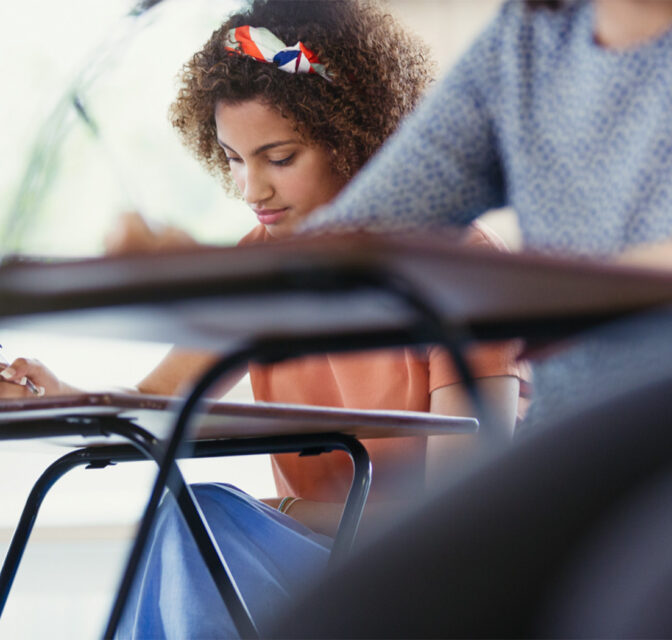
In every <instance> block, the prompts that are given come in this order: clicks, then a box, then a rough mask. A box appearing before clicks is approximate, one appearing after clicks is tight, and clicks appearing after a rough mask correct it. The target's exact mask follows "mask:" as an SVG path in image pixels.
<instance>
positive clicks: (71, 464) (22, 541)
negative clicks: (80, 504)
mask: <svg viewBox="0 0 672 640" xmlns="http://www.w3.org/2000/svg"><path fill="white" fill-rule="evenodd" d="M85 463H86V461H82V460H81V458H79V457H78V456H77V451H73V452H72V453H69V454H67V455H65V456H63V457H62V458H60V459H58V460H56V462H54V463H53V464H51V465H50V466H49V467H47V469H45V471H44V473H43V474H42V475H41V476H40V477H39V479H38V480H37V482H36V483H35V485H34V486H33V488H32V490H31V492H30V494H29V496H28V500H27V501H26V505H25V506H24V508H23V512H22V513H21V519H20V520H19V524H18V525H17V528H16V531H15V532H14V535H13V536H12V542H11V543H10V545H9V549H8V550H7V556H6V557H5V561H4V563H3V565H2V572H0V616H1V615H2V612H3V610H4V608H5V604H6V603H7V598H8V597H9V591H10V589H11V588H12V584H13V582H14V578H15V577H16V572H17V570H18V568H19V563H20V562H21V558H22V557H23V553H24V551H25V549H26V545H27V544H28V538H29V537H30V534H31V532H32V530H33V526H34V525H35V520H36V518H37V512H38V511H39V509H40V506H41V505H42V501H43V500H44V497H45V496H46V495H47V493H48V491H49V489H51V487H53V486H54V484H55V483H56V482H57V481H58V480H59V478H61V477H62V476H64V475H65V474H66V473H67V472H68V471H70V470H71V469H74V468H75V467H78V466H80V465H82V464H85Z"/></svg>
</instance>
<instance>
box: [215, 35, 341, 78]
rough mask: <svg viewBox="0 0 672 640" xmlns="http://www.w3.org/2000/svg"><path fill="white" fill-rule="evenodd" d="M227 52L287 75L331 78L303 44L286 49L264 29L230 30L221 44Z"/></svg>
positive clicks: (283, 44) (298, 43) (282, 43)
mask: <svg viewBox="0 0 672 640" xmlns="http://www.w3.org/2000/svg"><path fill="white" fill-rule="evenodd" d="M224 47H225V48H226V50H227V51H231V52H233V53H238V54H240V55H245V56H250V57H252V58H254V59H255V60H259V61H261V62H271V63H273V64H276V65H277V66H278V68H279V69H282V70H283V71H287V72H289V73H317V74H318V75H320V76H322V77H323V78H324V79H325V80H329V81H331V76H330V75H329V73H328V72H327V70H326V69H325V68H324V65H323V64H320V61H319V60H318V58H317V56H316V55H315V54H314V53H313V52H312V51H311V50H310V49H308V48H307V47H306V46H305V45H304V44H303V42H300V41H299V42H297V43H296V44H295V45H294V46H293V47H288V46H287V45H286V44H285V43H284V42H283V41H282V40H280V38H277V37H276V36H274V35H273V34H272V33H271V32H270V31H269V30H268V29H266V28H264V27H250V26H249V25H245V26H244V27H236V28H235V29H230V30H229V32H228V33H227V34H226V38H225V40H224Z"/></svg>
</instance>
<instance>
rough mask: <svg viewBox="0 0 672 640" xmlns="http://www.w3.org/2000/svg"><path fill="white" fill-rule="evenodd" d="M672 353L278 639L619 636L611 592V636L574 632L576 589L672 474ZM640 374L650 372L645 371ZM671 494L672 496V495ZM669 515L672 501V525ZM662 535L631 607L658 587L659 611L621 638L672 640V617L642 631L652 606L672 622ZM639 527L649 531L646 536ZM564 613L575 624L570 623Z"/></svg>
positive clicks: (631, 616) (335, 582)
mask: <svg viewBox="0 0 672 640" xmlns="http://www.w3.org/2000/svg"><path fill="white" fill-rule="evenodd" d="M662 335H665V336H667V335H669V333H665V334H662ZM658 337H660V334H658ZM664 342H667V343H669V342H670V341H669V340H666V341H660V340H659V343H660V350H659V358H658V360H659V365H658V370H657V371H655V374H656V375H650V376H648V377H647V378H646V379H645V380H643V379H642V377H641V376H639V375H637V376H635V375H631V376H630V379H629V380H627V377H628V376H627V375H626V376H625V378H623V379H622V382H623V384H625V383H626V382H627V384H626V385H625V386H621V387H619V388H616V389H611V390H610V391H611V393H609V394H605V395H602V396H601V397H600V398H599V399H598V398H595V399H594V401H593V402H592V404H591V403H588V404H587V405H585V406H584V407H583V408H582V409H581V410H579V411H575V412H574V414H572V413H571V412H570V411H568V412H566V413H565V415H563V416H562V418H561V419H559V420H557V421H549V424H548V425H547V426H546V427H544V428H540V429H538V430H535V431H533V432H528V434H527V435H526V436H525V437H522V438H521V439H520V440H519V441H517V442H516V443H515V444H514V445H513V446H512V447H511V448H509V449H507V450H502V451H499V452H495V453H491V454H490V455H488V456H487V458H484V459H482V460H480V462H479V464H478V465H475V466H474V467H473V468H472V469H471V470H469V471H468V472H466V473H464V474H462V475H461V476H460V477H454V478H452V479H450V480H449V482H448V484H447V485H446V487H445V488H444V489H443V491H442V492H441V493H439V494H438V495H437V496H435V497H434V498H433V499H431V500H430V501H428V502H426V503H425V504H423V505H422V506H421V507H419V508H418V509H417V510H416V512H414V513H412V514H410V515H409V516H408V517H407V518H406V520H405V521H404V522H402V523H400V524H398V525H397V526H396V527H394V528H392V529H390V530H389V531H387V532H386V533H384V534H382V535H380V536H379V538H378V539H377V540H375V541H374V543H372V544H369V545H368V546H367V547H366V548H364V549H361V550H360V552H359V553H358V554H356V556H354V557H353V558H352V561H351V562H349V563H348V564H347V565H345V566H344V567H342V568H341V569H340V571H339V572H337V573H336V574H335V575H334V576H333V578H332V579H331V580H329V581H325V583H324V584H322V585H321V587H320V588H319V590H315V591H313V592H312V593H311V594H310V595H307V596H306V597H305V598H304V599H303V600H302V602H301V603H300V604H299V605H298V606H297V607H296V608H295V609H294V610H293V611H291V612H289V614H288V616H287V618H286V619H285V620H283V621H282V622H281V623H280V624H279V625H278V627H277V629H276V630H275V634H276V636H277V637H283V638H290V637H291V638H308V637H310V638H383V637H385V638H417V637H422V638H436V637H442V638H447V637H530V636H534V637H543V636H545V635H551V636H558V635H559V636H564V637H567V636H573V635H575V636H578V635H588V636H594V635H600V634H599V633H597V631H600V630H605V631H609V632H610V633H607V634H606V635H611V632H612V631H613V632H614V633H617V632H618V629H615V630H614V629H612V628H611V627H609V626H608V625H607V624H606V621H607V619H608V616H610V615H611V614H612V611H611V610H610V609H609V606H608V604H609V603H611V604H612V605H613V604H615V603H616V602H617V601H616V599H614V598H611V599H609V598H608V597H607V595H608V594H606V592H605V593H603V594H602V595H603V597H602V606H603V608H602V609H600V610H599V611H595V612H594V616H595V617H596V618H597V621H595V620H593V622H594V623H597V622H600V623H602V626H599V625H597V624H596V626H591V627H588V632H587V634H586V633H584V632H585V628H583V627H582V626H581V624H579V625H578V626H576V625H574V624H573V623H574V622H576V621H577V620H579V621H581V620H583V619H586V618H581V617H580V616H578V615H577V613H576V609H570V608H563V607H565V605H566V604H567V603H566V602H565V598H566V592H565V591H564V590H565V589H567V588H568V587H567V583H566V582H565V581H566V580H568V579H570V578H571V577H572V576H573V577H576V575H575V572H576V567H577V563H578V565H579V566H580V565H581V564H582V563H586V562H588V560H589V558H587V556H586V549H587V548H588V547H587V545H588V543H589V542H590V541H592V540H594V539H595V536H597V535H599V534H600V533H602V532H604V528H605V525H606V524H607V523H608V522H611V521H612V518H614V517H615V515H616V514H617V513H619V512H620V511H621V509H622V508H623V506H624V505H625V504H626V501H628V500H630V499H631V498H632V497H633V496H635V495H636V494H637V493H638V492H639V491H643V490H645V489H646V488H647V487H649V486H650V485H651V483H653V482H655V481H658V480H659V479H660V478H661V476H662V475H664V474H669V472H670V469H671V468H672V464H671V462H672V425H671V424H670V423H671V416H672V392H671V390H672V365H671V364H670V363H671V362H672V360H671V359H670V358H667V357H666V352H667V351H669V350H670V348H669V347H667V346H665V344H664ZM635 354H636V351H635ZM631 371H633V372H634V371H637V372H638V374H639V373H641V369H638V368H636V367H633V368H632V369H631ZM596 373H597V372H596ZM595 380H599V378H597V377H596V378H595ZM662 495H663V494H661V496H662ZM665 495H666V496H667V497H668V498H669V497H670V493H669V491H668V492H667V493H666V494H665ZM669 504H670V501H669V500H668V501H667V511H668V514H669ZM659 520H660V519H659ZM647 522H651V520H650V519H649V520H643V521H642V523H644V524H643V526H646V523H647ZM642 523H640V526H642ZM656 526H657V529H656V532H657V533H658V534H666V535H667V537H666V538H663V540H664V541H665V543H664V544H661V538H660V535H659V536H658V537H657V538H656V537H655V535H654V541H655V543H656V544H655V545H653V546H652V544H653V543H652V542H651V540H650V539H648V537H647V536H646V535H645V533H644V532H642V535H641V536H634V537H633V538H632V545H634V546H635V547H636V548H635V549H633V550H632V554H635V555H634V556H631V558H632V557H637V558H638V559H640V560H641V562H642V563H643V565H642V572H641V573H640V576H639V578H638V579H637V580H635V581H634V582H633V584H631V585H628V583H627V580H622V581H621V585H622V587H623V588H624V589H626V592H625V594H626V596H628V595H632V596H633V597H634V596H637V597H639V596H641V594H642V589H641V588H640V587H641V586H642V585H645V587H646V589H649V587H656V589H654V590H653V591H646V590H645V592H646V593H653V594H654V596H655V597H656V598H658V600H652V601H647V599H646V598H644V599H643V600H642V599H641V598H639V602H641V604H642V608H641V609H639V610H638V609H636V608H635V610H630V611H629V612H628V616H627V617H626V619H625V620H623V626H622V627H621V629H624V630H626V631H632V632H634V633H635V635H638V634H639V633H640V632H641V633H642V635H647V633H646V632H647V631H651V630H653V634H652V635H655V636H669V635H670V634H672V624H670V622H671V621H670V619H669V615H668V614H667V613H660V612H659V613H660V615H659V616H658V618H657V619H654V618H653V617H650V618H647V619H648V620H650V621H651V625H650V626H646V625H644V626H639V627H638V626H636V625H635V626H629V624H630V623H632V622H633V621H636V620H638V619H640V620H641V619H642V616H649V615H650V614H651V607H650V604H651V602H659V601H660V598H661V597H662V599H663V601H666V602H667V604H666V608H665V610H666V611H669V593H670V591H669V590H667V591H666V590H665V589H664V586H665V585H669V584H670V571H669V570H668V567H669V566H670V564H671V560H672V550H670V546H669V540H670V539H672V538H670V536H669V531H670V530H671V529H672V527H670V526H669V518H668V519H667V521H664V522H662V523H660V522H657V523H656ZM633 529H634V531H635V532H636V529H637V527H634V528H633ZM654 533H655V532H654ZM644 545H647V546H644ZM626 546H627V543H626ZM618 551H619V549H617V550H616V555H618ZM654 551H655V552H657V553H654ZM655 564H658V565H660V566H663V565H664V567H665V570H664V571H662V572H661V574H660V575H659V580H658V581H654V583H653V584H651V583H650V582H646V580H645V579H644V577H645V576H647V575H649V574H648V573H647V570H646V568H643V567H644V565H647V566H648V567H649V568H650V567H651V566H652V565H655ZM643 576H644V577H643ZM584 577H585V576H584ZM621 577H622V576H621ZM584 586H585V590H584V593H587V594H590V593H591V590H590V587H591V586H594V587H595V588H597V586H596V585H584ZM630 590H632V591H630ZM621 596H622V594H621ZM588 597H590V596H589V595H586V598H588ZM652 597H653V596H652ZM584 604H586V605H589V602H588V601H587V602H586V603H584ZM654 608H655V607H654ZM563 614H567V616H568V620H567V621H566V624H565V621H564V620H563ZM570 614H571V620H570V619H569V617H570ZM648 635H651V634H648Z"/></svg>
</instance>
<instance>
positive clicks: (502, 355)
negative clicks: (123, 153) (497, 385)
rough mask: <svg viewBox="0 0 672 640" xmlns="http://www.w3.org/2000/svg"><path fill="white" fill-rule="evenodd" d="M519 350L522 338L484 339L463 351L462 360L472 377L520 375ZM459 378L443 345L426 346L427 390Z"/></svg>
mask: <svg viewBox="0 0 672 640" xmlns="http://www.w3.org/2000/svg"><path fill="white" fill-rule="evenodd" d="M521 352H522V342H521V341H519V340H509V341H506V342H487V343H482V344H478V345H475V346H473V347H471V348H469V349H468V350H467V352H466V354H465V355H466V360H467V365H468V366H469V369H470V371H471V373H472V375H473V376H474V378H490V377H494V376H514V377H516V378H523V368H522V367H521V366H520V365H519V363H518V357H519V356H520V354H521ZM460 382H462V378H461V377H460V375H459V373H458V372H457V370H456V368H455V365H454V364H453V360H452V357H451V356H450V354H449V353H448V352H446V350H445V349H443V348H441V347H438V346H432V347H430V348H429V392H430V393H432V392H433V391H435V390H436V389H439V388H441V387H447V386H449V385H451V384H457V383H460Z"/></svg>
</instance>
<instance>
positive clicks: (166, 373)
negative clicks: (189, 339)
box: [137, 347, 247, 398]
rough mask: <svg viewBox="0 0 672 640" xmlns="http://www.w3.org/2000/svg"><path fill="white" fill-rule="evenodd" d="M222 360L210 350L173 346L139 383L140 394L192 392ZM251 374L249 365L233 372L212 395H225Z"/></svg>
mask: <svg viewBox="0 0 672 640" xmlns="http://www.w3.org/2000/svg"><path fill="white" fill-rule="evenodd" d="M217 360H218V356H216V355H213V354H212V353H210V352H207V351H193V350H188V349H181V348H179V347H173V348H172V349H171V350H170V351H169V352H168V353H167V354H166V356H165V357H164V358H163V360H161V362H159V364H158V365H156V367H154V369H152V371H150V373H149V374H148V375H147V376H146V377H145V378H143V379H142V380H141V381H140V382H139V383H138V384H137V390H138V391H139V392H140V393H154V394H158V395H165V396H174V395H182V394H184V393H186V392H188V391H189V390H190V389H191V387H192V386H193V385H194V384H195V383H196V382H197V381H198V379H199V378H200V377H201V376H202V375H203V374H204V373H205V372H206V371H207V370H208V369H209V368H210V367H211V366H212V365H214V364H215V362H216V361H217ZM246 373H247V367H242V368H241V369H239V370H237V371H234V372H232V373H230V374H229V375H228V376H227V377H226V378H225V379H223V380H222V381H221V382H220V383H219V384H218V385H217V386H215V387H213V389H212V391H211V392H210V393H209V394H208V396H209V397H213V398H221V397H222V396H223V395H224V394H225V393H228V392H229V391H230V390H231V389H232V388H233V387H234V386H235V385H236V384H237V383H238V382H239V381H240V380H241V378H242V377H243V376H244V375H245V374H246Z"/></svg>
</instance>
